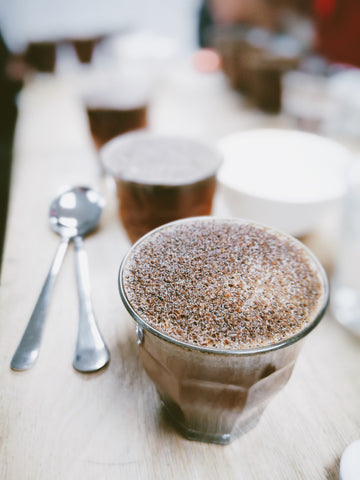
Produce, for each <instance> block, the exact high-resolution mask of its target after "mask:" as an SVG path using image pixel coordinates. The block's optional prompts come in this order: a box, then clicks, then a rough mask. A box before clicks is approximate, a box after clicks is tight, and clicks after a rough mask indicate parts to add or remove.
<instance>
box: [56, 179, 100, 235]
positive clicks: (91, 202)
mask: <svg viewBox="0 0 360 480" xmlns="http://www.w3.org/2000/svg"><path fill="white" fill-rule="evenodd" d="M104 203H105V202H104V199H103V197H102V196H101V195H100V194H99V193H98V192H96V191H95V190H93V189H92V188H89V187H74V188H71V189H70V190H66V191H65V192H63V193H62V194H61V195H60V196H59V197H58V198H56V199H55V200H54V201H53V203H52V204H51V206H50V212H49V222H50V226H51V228H52V229H53V230H54V231H55V232H56V233H58V234H59V235H61V236H63V237H67V238H69V239H71V238H74V237H76V236H77V235H81V236H83V235H86V234H87V233H90V232H91V231H92V230H94V229H95V228H96V227H97V225H98V222H99V219H100V216H101V212H102V209H103V206H104Z"/></svg>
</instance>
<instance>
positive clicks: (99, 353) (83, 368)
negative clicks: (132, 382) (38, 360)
mask: <svg viewBox="0 0 360 480" xmlns="http://www.w3.org/2000/svg"><path fill="white" fill-rule="evenodd" d="M74 245H75V264H76V279H77V285H78V294H79V327H78V336H77V342H76V349H75V355H74V360H73V367H74V368H75V369H76V370H78V371H80V372H94V371H96V370H99V369H100V368H102V367H103V366H104V365H106V364H107V363H108V361H109V360H110V354H109V351H108V349H107V347H106V345H105V342H104V340H103V338H102V336H101V333H100V331H99V329H98V326H97V324H96V320H95V316H94V313H93V309H92V305H91V299H90V282H89V270H88V262H87V255H86V252H85V250H84V241H83V238H82V237H81V236H77V237H75V238H74Z"/></svg>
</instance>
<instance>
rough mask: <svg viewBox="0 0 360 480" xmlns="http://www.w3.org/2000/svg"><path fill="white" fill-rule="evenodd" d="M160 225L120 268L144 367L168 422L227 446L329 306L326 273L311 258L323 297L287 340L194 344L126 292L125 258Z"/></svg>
mask: <svg viewBox="0 0 360 480" xmlns="http://www.w3.org/2000/svg"><path fill="white" fill-rule="evenodd" d="M187 220H188V221H191V219H187ZM187 220H186V219H185V220H180V221H177V222H174V223H180V222H186V221H187ZM161 228H166V225H165V227H159V228H157V229H155V230H153V231H152V232H150V233H148V234H147V235H145V236H144V237H142V239H140V240H139V241H138V242H137V243H135V244H134V245H133V247H132V249H130V251H129V253H128V255H127V256H126V257H125V258H124V260H123V262H122V264H121V266H120V271H119V291H120V296H121V299H122V301H123V303H124V305H125V307H126V309H127V310H128V312H129V313H130V315H131V317H132V318H133V319H134V320H135V322H136V330H137V339H138V345H139V352H140V358H141V361H142V364H143V367H144V369H145V371H146V372H147V374H148V376H149V377H150V379H151V380H152V381H153V382H154V384H155V386H156V389H157V391H158V394H159V397H160V400H161V403H162V406H163V408H164V410H165V413H166V416H167V417H168V419H169V420H170V422H171V423H172V424H173V426H174V427H175V429H176V430H177V431H178V432H179V433H181V434H182V435H183V436H184V437H186V438H188V439H191V440H197V441H202V442H208V443H217V444H223V445H225V444H228V443H230V442H231V441H233V440H234V439H236V438H237V437H239V436H241V435H242V434H244V433H246V432H247V431H249V430H250V429H252V428H253V427H255V425H256V424H257V422H258V421H259V419H260V417H261V414H262V412H263V411H264V409H265V407H266V406H267V405H268V403H269V401H270V400H271V398H272V397H273V396H274V395H275V394H276V393H278V392H279V391H280V390H281V389H282V388H283V387H284V386H285V384H286V383H287V381H288V380H289V378H290V376H291V373H292V370H293V367H294V365H295V361H296V358H297V356H298V354H299V352H300V349H301V347H302V343H303V339H304V338H305V337H306V336H307V335H308V333H309V332H310V331H312V330H313V328H314V327H315V326H316V325H317V324H318V323H319V322H320V320H321V318H322V317H323V315H324V312H325V310H326V308H327V304H328V298H329V289H328V281H327V277H326V274H325V272H324V270H323V268H322V266H321V265H320V263H319V262H318V261H317V260H316V259H315V258H313V260H314V262H315V263H314V264H315V265H316V268H317V269H318V270H319V275H320V278H321V281H322V285H323V294H322V297H321V299H322V300H321V302H320V303H319V308H318V311H317V312H315V315H314V318H313V320H312V321H311V322H310V323H309V324H308V325H307V326H306V327H305V328H304V329H303V330H301V331H300V332H298V333H297V334H295V335H293V336H291V337H289V338H287V339H286V340H283V341H281V342H279V341H278V342H277V343H273V344H269V345H266V346H263V347H256V348H248V349H242V350H223V349H220V348H219V349H213V348H208V347H202V346H197V345H190V344H187V343H184V342H182V341H179V340H177V339H175V338H172V337H171V336H169V335H165V334H164V333H162V332H160V331H158V330H156V329H155V328H153V327H152V326H151V325H149V324H148V323H147V322H146V321H145V320H144V318H142V316H140V315H139V314H138V313H137V312H136V311H135V309H134V308H133V306H132V305H131V303H130V301H129V299H128V296H127V291H126V287H125V281H124V276H125V273H124V272H125V270H126V264H127V261H128V259H129V258H130V256H131V254H132V252H133V251H134V249H136V248H137V247H138V246H139V245H140V244H141V242H142V241H144V240H146V239H147V238H148V237H149V236H151V235H156V233H157V232H158V231H159V230H160V229H161ZM304 248H305V247H304ZM306 251H307V249H306ZM308 253H309V255H310V256H311V258H312V257H313V256H312V254H311V253H310V252H308ZM155 293H156V292H155Z"/></svg>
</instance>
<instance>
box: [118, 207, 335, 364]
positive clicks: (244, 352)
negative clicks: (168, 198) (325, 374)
mask: <svg viewBox="0 0 360 480" xmlns="http://www.w3.org/2000/svg"><path fill="white" fill-rule="evenodd" d="M198 220H200V221H226V222H235V223H246V224H252V225H254V226H259V227H261V228H265V229H266V230H268V231H271V232H273V233H275V234H280V235H282V236H285V237H287V238H288V239H289V240H291V241H292V242H293V243H296V244H298V245H300V246H301V247H302V248H303V249H304V250H305V252H306V253H307V255H308V256H309V257H310V259H311V260H312V262H313V263H314V264H315V266H316V268H317V269H318V272H319V276H320V277H321V279H322V281H323V288H324V293H323V304H322V306H321V308H320V309H319V311H318V313H317V314H316V316H315V317H314V319H313V320H312V321H311V322H310V323H309V324H308V325H306V327H305V328H303V329H302V330H300V331H299V332H298V333H296V334H295V335H293V336H291V337H289V338H287V339H285V340H282V341H281V342H277V343H273V344H270V345H264V346H262V347H255V348H247V349H242V350H235V349H233V350H231V349H229V350H224V349H216V348H209V347H201V346H199V345H192V344H189V343H186V342H182V341H180V340H177V339H175V338H172V337H170V336H169V335H166V334H164V333H162V332H160V331H159V330H156V329H155V328H154V327H152V326H151V325H149V324H147V323H146V322H145V321H144V320H143V319H142V318H141V317H140V315H138V313H137V312H136V311H135V310H134V308H133V307H132V306H131V303H130V301H129V300H128V298H127V296H126V292H125V287H124V284H123V274H124V270H125V266H126V263H127V261H128V259H129V258H130V257H131V255H132V253H133V251H134V250H135V249H136V248H137V247H138V245H140V244H141V243H142V242H144V241H146V239H147V238H148V237H150V236H152V235H154V234H155V233H157V232H158V231H160V230H162V229H165V228H167V227H169V226H170V225H174V224H178V223H185V222H193V221H198ZM118 287H119V293H120V297H121V299H122V301H123V303H124V305H125V308H126V309H127V311H128V312H129V314H130V315H131V317H132V318H133V319H134V320H135V321H136V323H137V324H138V325H139V326H140V327H142V328H143V329H145V330H147V331H148V332H150V333H152V334H153V335H155V336H156V337H158V338H160V339H162V340H165V341H167V342H170V343H173V344H175V345H177V346H179V347H182V348H185V349H188V350H196V351H198V352H203V353H208V354H209V353H212V354H216V355H239V356H244V355H255V354H261V353H266V352H270V351H274V350H279V349H280V348H284V347H287V346H289V345H292V344H294V343H296V342H298V341H299V340H301V339H302V338H304V337H306V335H307V334H308V333H309V332H311V331H312V330H313V329H314V328H315V327H316V326H317V325H318V324H319V322H320V320H321V319H322V318H323V316H324V314H325V311H326V309H327V307H328V304H329V297H330V288H329V281H328V278H327V275H326V273H325V270H324V267H323V266H322V265H321V263H320V262H319V260H318V259H317V258H316V256H315V255H314V254H313V253H312V252H311V250H310V249H309V248H308V247H306V246H305V245H304V244H303V243H302V242H300V241H299V240H297V239H296V238H294V237H293V236H291V235H289V234H287V233H285V232H282V231H281V230H277V229H275V228H273V227H270V226H267V225H264V224H261V223H259V222H254V221H252V220H248V219H242V218H221V217H215V216H210V215H209V216H200V217H188V218H183V219H180V220H175V221H173V222H169V223H166V224H164V225H161V226H160V227H157V228H155V229H154V230H151V231H150V232H149V233H147V234H145V235H144V236H143V237H141V238H140V239H139V240H137V242H135V243H134V244H133V245H132V247H131V248H130V250H129V251H128V252H127V254H126V255H125V257H124V258H123V260H122V262H121V264H120V268H119V274H118Z"/></svg>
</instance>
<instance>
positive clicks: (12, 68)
mask: <svg viewBox="0 0 360 480" xmlns="http://www.w3.org/2000/svg"><path fill="white" fill-rule="evenodd" d="M23 75H24V64H23V62H22V61H21V60H20V58H17V56H16V55H14V54H13V53H12V52H11V51H10V50H9V48H8V46H7V44H6V43H5V41H4V39H3V37H2V35H1V32H0V279H1V264H2V257H3V250H4V244H5V232H6V220H7V210H8V202H9V191H10V181H11V164H12V156H13V143H14V136H15V127H16V120H17V95H18V93H19V91H20V89H21V88H22V84H23V82H22V78H23Z"/></svg>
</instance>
